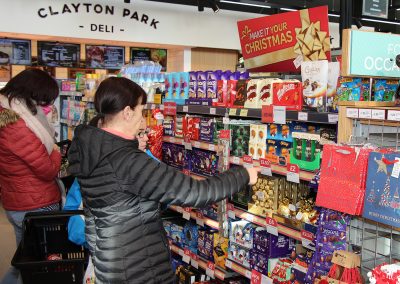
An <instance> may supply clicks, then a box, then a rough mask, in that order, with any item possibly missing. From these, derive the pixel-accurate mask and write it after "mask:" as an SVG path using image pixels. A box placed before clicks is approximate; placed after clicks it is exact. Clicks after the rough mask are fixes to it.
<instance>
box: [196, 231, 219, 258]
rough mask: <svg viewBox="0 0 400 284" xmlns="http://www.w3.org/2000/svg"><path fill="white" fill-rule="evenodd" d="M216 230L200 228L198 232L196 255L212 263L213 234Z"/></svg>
mask: <svg viewBox="0 0 400 284" xmlns="http://www.w3.org/2000/svg"><path fill="white" fill-rule="evenodd" d="M215 233H218V230H212V229H206V228H201V229H199V230H198V243H197V248H198V255H199V256H201V257H202V258H205V259H207V260H209V261H214V234H215Z"/></svg>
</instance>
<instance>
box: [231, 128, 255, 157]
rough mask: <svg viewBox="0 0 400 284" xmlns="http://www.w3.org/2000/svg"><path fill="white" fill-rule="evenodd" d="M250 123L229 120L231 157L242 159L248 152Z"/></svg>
mask: <svg viewBox="0 0 400 284" xmlns="http://www.w3.org/2000/svg"><path fill="white" fill-rule="evenodd" d="M250 123H251V122H244V121H240V120H231V121H230V124H229V128H230V129H231V145H232V146H231V155H232V156H236V157H242V156H243V155H247V153H248V152H249V140H250Z"/></svg>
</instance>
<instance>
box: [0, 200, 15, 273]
mask: <svg viewBox="0 0 400 284" xmlns="http://www.w3.org/2000/svg"><path fill="white" fill-rule="evenodd" d="M14 253H15V236H14V230H13V228H12V226H11V224H10V223H9V222H8V220H7V217H6V214H5V212H4V209H3V207H2V206H1V205H0V280H1V279H2V278H3V275H4V274H5V273H6V272H7V270H8V269H9V267H10V265H11V258H12V257H13V255H14Z"/></svg>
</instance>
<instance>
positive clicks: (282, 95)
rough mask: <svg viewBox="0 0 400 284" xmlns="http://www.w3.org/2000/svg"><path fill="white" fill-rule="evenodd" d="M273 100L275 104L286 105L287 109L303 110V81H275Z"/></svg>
mask: <svg viewBox="0 0 400 284" xmlns="http://www.w3.org/2000/svg"><path fill="white" fill-rule="evenodd" d="M272 102H273V105H275V106H286V109H287V110H301V109H302V108H303V93H302V89H301V82H299V81H298V80H284V81H281V82H273V83H272Z"/></svg>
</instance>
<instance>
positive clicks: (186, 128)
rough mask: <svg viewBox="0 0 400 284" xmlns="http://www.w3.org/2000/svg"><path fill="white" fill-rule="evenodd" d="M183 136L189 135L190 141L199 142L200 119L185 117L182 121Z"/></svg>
mask: <svg viewBox="0 0 400 284" xmlns="http://www.w3.org/2000/svg"><path fill="white" fill-rule="evenodd" d="M183 135H184V136H186V135H189V137H190V140H195V141H197V140H199V138H200V117H197V116H186V118H185V119H184V120H183Z"/></svg>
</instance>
